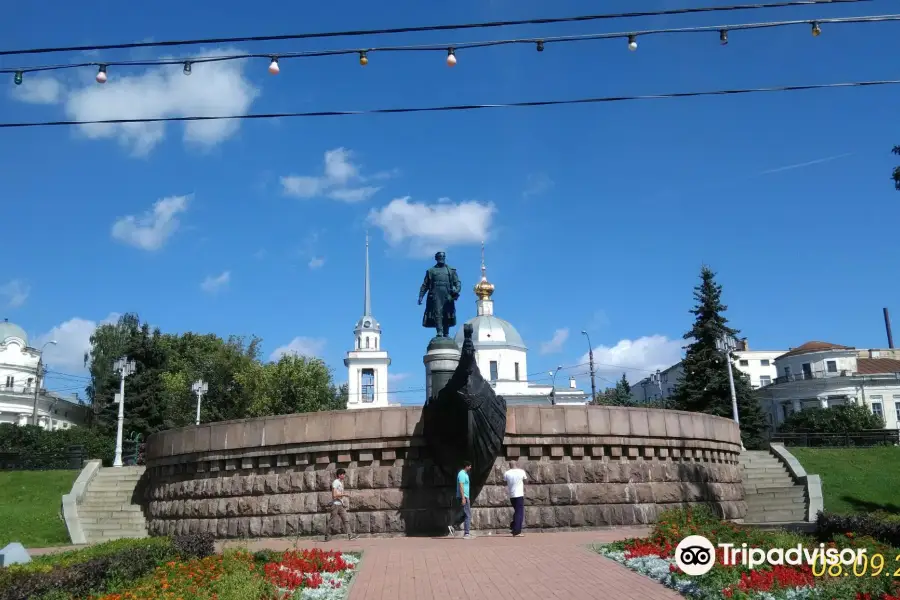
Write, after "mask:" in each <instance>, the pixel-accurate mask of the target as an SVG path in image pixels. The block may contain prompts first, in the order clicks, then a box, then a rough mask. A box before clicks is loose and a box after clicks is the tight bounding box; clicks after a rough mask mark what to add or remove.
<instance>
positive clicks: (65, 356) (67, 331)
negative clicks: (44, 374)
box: [31, 313, 119, 373]
mask: <svg viewBox="0 0 900 600" xmlns="http://www.w3.org/2000/svg"><path fill="white" fill-rule="evenodd" d="M118 320H119V314H118V313H110V314H109V316H107V317H106V318H105V319H103V320H102V321H100V322H99V323H97V322H96V321H91V320H88V319H82V318H81V317H74V318H72V319H69V320H68V321H64V322H63V323H60V324H59V325H57V326H56V327H53V328H52V329H51V330H50V331H48V332H46V333H43V334H41V335H39V336H38V337H37V338H36V339H35V340H34V342H33V343H32V344H31V345H32V346H34V347H35V348H42V347H44V344H46V343H47V342H50V341H55V342H56V345H49V346H47V347H46V348H45V349H44V362H45V363H46V364H47V366H48V368H49V369H50V370H53V371H63V372H68V373H73V372H81V371H84V370H85V369H84V353H85V352H88V351H90V349H91V336H92V335H93V334H94V330H96V329H97V326H98V325H103V324H105V323H116V322H118Z"/></svg>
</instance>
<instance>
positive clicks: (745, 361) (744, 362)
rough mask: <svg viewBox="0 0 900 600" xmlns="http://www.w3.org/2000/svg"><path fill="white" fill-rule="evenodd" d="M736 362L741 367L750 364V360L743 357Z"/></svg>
mask: <svg viewBox="0 0 900 600" xmlns="http://www.w3.org/2000/svg"><path fill="white" fill-rule="evenodd" d="M738 364H739V365H741V366H742V367H749V366H750V361H749V360H745V359H743V358H742V359H741V360H740V361H739V362H738Z"/></svg>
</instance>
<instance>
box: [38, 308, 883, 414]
mask: <svg viewBox="0 0 900 600" xmlns="http://www.w3.org/2000/svg"><path fill="white" fill-rule="evenodd" d="M885 310H886V309H885ZM55 345H56V340H50V341H49V342H47V343H46V344H44V345H43V346H41V353H40V354H38V364H37V371H35V372H34V410H32V412H31V424H32V425H37V424H38V415H37V412H38V411H37V401H38V392H39V391H40V389H41V385H42V384H43V378H44V348H46V347H47V346H55Z"/></svg>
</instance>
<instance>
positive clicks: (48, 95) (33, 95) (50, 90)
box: [11, 74, 66, 104]
mask: <svg viewBox="0 0 900 600" xmlns="http://www.w3.org/2000/svg"><path fill="white" fill-rule="evenodd" d="M65 92H66V90H65V88H64V87H63V85H62V84H61V83H60V82H59V81H57V80H56V79H54V78H53V77H48V76H42V75H38V76H35V77H29V76H28V75H27V74H26V75H25V77H24V79H23V80H22V85H17V86H15V87H13V88H12V92H11V95H12V97H13V98H14V99H16V100H19V101H20V102H27V103H28V104H57V103H59V102H60V101H61V100H62V99H63V96H64V95H65Z"/></svg>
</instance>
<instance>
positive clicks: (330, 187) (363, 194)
mask: <svg viewBox="0 0 900 600" xmlns="http://www.w3.org/2000/svg"><path fill="white" fill-rule="evenodd" d="M352 158H353V153H352V152H351V151H350V150H347V149H346V148H335V149H333V150H328V151H326V152H325V159H324V162H325V166H324V169H323V172H322V175H321V176H311V175H285V176H283V177H281V188H282V191H283V193H284V195H286V196H293V197H295V198H315V197H317V196H323V195H324V196H327V197H329V198H331V199H332V200H339V201H341V202H347V203H350V204H352V203H356V202H364V201H366V200H368V199H369V198H371V197H372V196H374V195H375V194H376V193H377V192H378V191H379V190H380V189H381V187H378V186H367V185H361V184H362V183H364V182H366V181H367V180H369V179H387V178H389V177H391V173H390V172H382V173H376V174H375V175H374V176H373V177H371V178H369V177H363V176H362V175H360V167H359V165H357V164H355V163H354V162H353V161H352Z"/></svg>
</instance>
